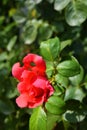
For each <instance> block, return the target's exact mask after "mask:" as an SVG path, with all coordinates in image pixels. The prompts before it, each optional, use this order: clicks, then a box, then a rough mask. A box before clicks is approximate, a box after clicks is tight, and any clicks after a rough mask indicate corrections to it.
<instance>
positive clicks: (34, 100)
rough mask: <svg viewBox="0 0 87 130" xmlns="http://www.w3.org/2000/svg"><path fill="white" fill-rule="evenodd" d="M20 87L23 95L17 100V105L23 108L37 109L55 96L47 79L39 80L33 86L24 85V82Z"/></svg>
mask: <svg viewBox="0 0 87 130" xmlns="http://www.w3.org/2000/svg"><path fill="white" fill-rule="evenodd" d="M19 86H20V87H19ZM18 87H19V91H20V92H21V95H20V96H19V97H18V98H17V99H16V103H17V104H18V106H19V107H21V108H22V107H29V108H34V107H37V106H38V105H41V104H43V102H46V101H47V99H48V97H49V96H50V95H52V94H53V88H52V86H51V85H50V84H49V83H48V81H47V80H45V79H39V78H37V79H36V80H35V81H34V82H33V83H32V84H28V83H27V84H26V83H25V84H23V82H22V84H19V85H18ZM24 88H25V89H24ZM23 97H24V98H23ZM21 99H22V100H21Z"/></svg>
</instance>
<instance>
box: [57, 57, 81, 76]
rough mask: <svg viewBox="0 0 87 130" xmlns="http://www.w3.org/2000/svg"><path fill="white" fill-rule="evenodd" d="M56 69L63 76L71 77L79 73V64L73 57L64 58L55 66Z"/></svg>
mask: <svg viewBox="0 0 87 130" xmlns="http://www.w3.org/2000/svg"><path fill="white" fill-rule="evenodd" d="M57 70H58V73H59V74H61V75H63V76H66V77H72V76H74V75H76V74H78V73H80V65H79V63H78V61H77V60H76V59H75V58H74V57H71V59H70V60H65V61H63V62H61V63H59V64H58V66H57Z"/></svg>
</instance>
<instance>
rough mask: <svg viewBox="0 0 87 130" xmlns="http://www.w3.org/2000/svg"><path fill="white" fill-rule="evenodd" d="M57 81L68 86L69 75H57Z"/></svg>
mask: <svg viewBox="0 0 87 130" xmlns="http://www.w3.org/2000/svg"><path fill="white" fill-rule="evenodd" d="M55 81H56V82H57V83H58V84H60V85H61V86H64V87H67V86H68V83H69V80H68V78H67V77H64V76H62V75H61V74H57V75H55Z"/></svg>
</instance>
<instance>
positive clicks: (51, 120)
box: [47, 113, 61, 130]
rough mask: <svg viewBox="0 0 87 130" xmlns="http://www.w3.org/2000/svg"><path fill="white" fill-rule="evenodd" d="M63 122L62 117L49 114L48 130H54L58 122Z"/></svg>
mask: <svg viewBox="0 0 87 130" xmlns="http://www.w3.org/2000/svg"><path fill="white" fill-rule="evenodd" d="M60 120H61V116H59V115H53V114H51V113H47V130H53V128H54V127H55V125H56V122H57V121H60Z"/></svg>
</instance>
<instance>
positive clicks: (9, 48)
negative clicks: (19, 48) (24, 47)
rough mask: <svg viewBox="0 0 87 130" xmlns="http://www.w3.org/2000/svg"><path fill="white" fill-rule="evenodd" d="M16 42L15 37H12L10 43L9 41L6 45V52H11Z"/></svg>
mask: <svg viewBox="0 0 87 130" xmlns="http://www.w3.org/2000/svg"><path fill="white" fill-rule="evenodd" d="M16 40H17V36H13V37H12V38H11V39H10V41H9V43H8V45H7V50H8V51H11V50H12V48H13V46H14V44H15V43H16Z"/></svg>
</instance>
